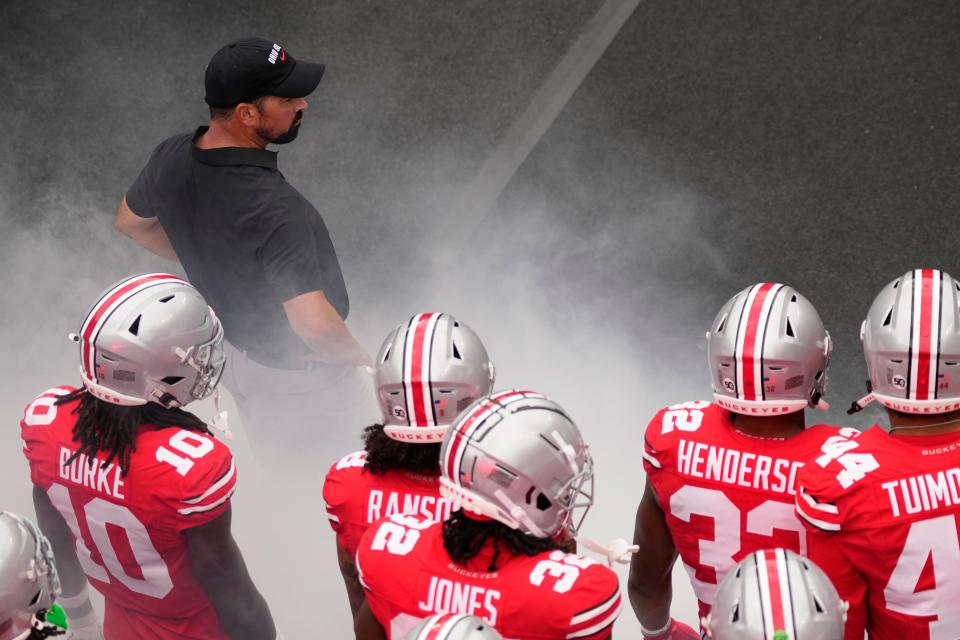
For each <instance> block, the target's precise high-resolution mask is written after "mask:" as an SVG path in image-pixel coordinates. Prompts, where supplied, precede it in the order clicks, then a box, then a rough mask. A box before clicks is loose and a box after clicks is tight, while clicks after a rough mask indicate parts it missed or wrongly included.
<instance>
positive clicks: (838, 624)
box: [703, 549, 847, 640]
mask: <svg viewBox="0 0 960 640" xmlns="http://www.w3.org/2000/svg"><path fill="white" fill-rule="evenodd" d="M846 614H847V603H845V602H843V601H842V600H841V599H840V596H839V595H837V590H836V589H835V588H834V587H833V585H832V584H830V580H829V579H828V578H827V576H826V575H825V574H824V573H823V571H822V570H821V569H820V567H818V566H817V565H815V564H814V563H813V562H812V561H811V560H810V559H809V558H804V557H803V556H799V555H797V554H795V553H794V552H792V551H789V550H787V549H765V550H763V551H755V552H753V553H751V554H750V555H749V556H747V557H746V558H744V559H743V560H741V561H740V562H739V564H737V566H735V567H734V568H733V569H731V570H730V571H728V572H727V575H726V577H725V578H724V579H723V582H721V583H720V588H719V589H717V596H716V599H715V600H714V602H713V607H712V608H711V609H710V615H709V616H708V617H707V619H706V620H704V621H703V627H704V629H705V630H706V633H707V637H708V638H711V640H842V639H843V621H844V619H845V618H846Z"/></svg>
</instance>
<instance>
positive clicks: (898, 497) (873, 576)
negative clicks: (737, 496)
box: [797, 426, 960, 640]
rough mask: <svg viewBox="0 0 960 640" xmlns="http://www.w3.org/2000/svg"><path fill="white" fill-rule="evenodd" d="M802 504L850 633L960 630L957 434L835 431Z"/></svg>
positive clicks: (921, 637)
mask: <svg viewBox="0 0 960 640" xmlns="http://www.w3.org/2000/svg"><path fill="white" fill-rule="evenodd" d="M797 512H798V513H799V515H800V516H801V519H802V520H803V522H804V524H806V525H807V527H808V528H809V530H810V535H809V540H810V548H809V555H810V558H811V559H812V560H813V561H814V562H816V563H817V564H818V565H820V567H822V568H823V570H824V571H825V572H826V573H827V575H828V576H829V577H830V579H831V580H832V581H833V583H834V584H835V585H836V587H837V590H838V591H839V592H840V596H841V597H842V598H843V599H845V600H847V601H848V602H849V603H850V611H849V614H848V617H847V627H846V629H847V633H846V638H848V639H852V638H856V639H857V640H860V639H861V638H863V630H864V627H865V626H866V628H867V629H868V630H869V632H870V638H871V640H873V639H876V640H903V639H904V638H910V640H956V639H957V638H960V434H957V433H950V434H943V435H929V436H909V437H907V436H902V437H898V436H893V435H890V434H888V433H887V432H886V431H884V430H883V429H882V428H880V427H878V426H874V427H872V428H870V429H868V430H867V431H865V432H864V433H863V434H862V435H860V436H859V437H856V438H849V439H848V438H837V439H835V440H833V441H831V442H829V443H828V444H827V446H825V447H824V448H823V450H822V451H821V452H820V455H819V456H818V457H817V458H816V460H815V461H811V462H810V463H809V464H808V465H807V467H805V468H804V469H803V471H802V472H801V474H800V486H799V490H798V495H797ZM868 611H869V613H868ZM867 618H869V623H868V622H867Z"/></svg>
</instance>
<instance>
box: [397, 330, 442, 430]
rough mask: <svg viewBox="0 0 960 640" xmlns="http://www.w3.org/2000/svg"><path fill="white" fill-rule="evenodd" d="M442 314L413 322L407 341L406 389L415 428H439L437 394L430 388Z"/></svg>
mask: <svg viewBox="0 0 960 640" xmlns="http://www.w3.org/2000/svg"><path fill="white" fill-rule="evenodd" d="M440 315H441V314H439V313H420V314H417V315H415V316H414V317H413V318H411V319H410V324H409V325H407V335H406V338H405V340H404V347H403V348H404V354H403V355H404V365H403V367H404V376H403V377H404V387H405V391H406V396H407V398H406V399H407V416H408V417H407V420H408V421H409V423H410V425H411V426H417V427H429V426H433V425H434V424H436V420H434V415H433V392H432V389H431V388H430V356H431V351H432V349H431V347H432V346H433V332H434V329H436V326H437V320H438V319H439V317H440Z"/></svg>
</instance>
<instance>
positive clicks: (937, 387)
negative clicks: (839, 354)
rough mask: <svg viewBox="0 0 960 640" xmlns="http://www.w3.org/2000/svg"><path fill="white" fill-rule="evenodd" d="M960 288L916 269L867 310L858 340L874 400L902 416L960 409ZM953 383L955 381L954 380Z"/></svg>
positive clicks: (941, 276)
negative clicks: (860, 342) (900, 413)
mask: <svg viewBox="0 0 960 640" xmlns="http://www.w3.org/2000/svg"><path fill="white" fill-rule="evenodd" d="M958 314H960V283H958V282H957V281H956V280H954V279H953V278H951V277H950V275H949V274H947V273H944V272H942V271H940V270H938V269H914V270H912V271H908V272H906V273H905V274H903V275H902V276H900V277H899V278H897V279H896V280H894V281H893V282H891V283H889V284H888V285H887V286H886V287H884V288H883V290H882V291H881V292H880V294H879V295H877V297H876V298H875V299H874V301H873V304H872V305H870V311H868V312H867V318H866V320H864V321H863V323H862V324H861V325H860V339H861V341H862V342H863V354H864V357H865V358H866V361H867V373H868V375H869V376H870V393H869V394H868V395H867V396H866V397H864V398H862V399H861V400H859V401H858V402H855V403H854V406H853V408H851V413H852V412H853V411H856V410H857V409H862V408H863V407H864V406H866V405H867V404H869V403H870V402H872V401H873V400H877V401H879V402H880V403H881V404H883V406H885V407H887V408H888V409H893V410H894V411H901V412H904V413H946V412H948V411H956V410H958V409H960V317H958ZM954 378H956V380H955V379H954Z"/></svg>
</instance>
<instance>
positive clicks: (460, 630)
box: [403, 613, 503, 640]
mask: <svg viewBox="0 0 960 640" xmlns="http://www.w3.org/2000/svg"><path fill="white" fill-rule="evenodd" d="M403 638H404V640H503V636H501V635H500V634H499V633H497V631H496V629H494V628H493V627H491V626H490V625H489V624H487V623H486V622H485V621H483V620H482V619H480V618H478V617H476V616H469V615H467V614H465V613H441V614H438V615H435V616H432V617H430V618H426V619H425V620H424V621H423V622H421V623H420V624H418V625H417V626H416V627H414V628H413V630H411V631H410V633H408V634H407V635H405V636H404V637H403Z"/></svg>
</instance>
